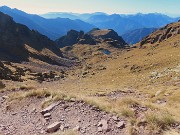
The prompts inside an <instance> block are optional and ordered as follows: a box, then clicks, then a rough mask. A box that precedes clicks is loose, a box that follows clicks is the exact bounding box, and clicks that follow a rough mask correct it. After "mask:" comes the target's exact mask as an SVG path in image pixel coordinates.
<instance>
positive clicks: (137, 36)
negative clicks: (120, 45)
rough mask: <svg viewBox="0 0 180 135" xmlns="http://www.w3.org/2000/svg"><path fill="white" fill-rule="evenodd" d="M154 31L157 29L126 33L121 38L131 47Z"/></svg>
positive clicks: (142, 29) (143, 29)
mask: <svg viewBox="0 0 180 135" xmlns="http://www.w3.org/2000/svg"><path fill="white" fill-rule="evenodd" d="M155 30H157V28H141V29H136V30H132V31H128V32H127V33H125V34H123V35H121V36H122V38H123V39H124V40H125V41H126V43H128V44H129V45H133V44H136V43H138V42H140V41H141V40H142V39H143V38H144V37H146V36H148V35H149V34H151V33H152V32H154V31H155Z"/></svg>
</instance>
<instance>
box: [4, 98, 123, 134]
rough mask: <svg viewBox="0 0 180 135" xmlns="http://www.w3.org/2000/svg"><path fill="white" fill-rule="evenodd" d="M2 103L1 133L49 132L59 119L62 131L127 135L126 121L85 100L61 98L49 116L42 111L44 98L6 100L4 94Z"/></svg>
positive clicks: (59, 128)
mask: <svg viewBox="0 0 180 135" xmlns="http://www.w3.org/2000/svg"><path fill="white" fill-rule="evenodd" d="M0 95H1V97H0V99H1V105H0V134H2V135H35V134H36V135H39V134H42V135H43V134H48V133H47V132H46V130H47V126H48V125H50V124H52V123H54V122H59V123H60V127H58V130H59V131H62V132H63V131H66V130H69V129H71V130H75V131H77V132H78V134H80V135H90V134H93V135H96V134H97V135H103V134H106V135H121V134H122V135H125V134H126V133H125V127H126V121H124V120H123V119H120V118H118V117H116V116H113V115H111V114H108V113H106V112H103V111H100V110H99V109H98V108H96V107H93V106H91V105H88V104H86V103H85V102H83V101H71V102H67V101H60V102H59V103H58V104H57V105H56V106H55V107H54V108H53V109H52V110H51V111H49V112H48V114H47V113H46V114H47V115H48V117H46V118H44V116H43V115H42V114H41V110H42V109H41V106H42V103H43V101H44V99H43V98H39V99H38V98H28V99H22V100H20V101H13V102H11V103H8V102H6V100H5V99H4V97H2V94H0Z"/></svg>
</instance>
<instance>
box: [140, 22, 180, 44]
mask: <svg viewBox="0 0 180 135" xmlns="http://www.w3.org/2000/svg"><path fill="white" fill-rule="evenodd" d="M178 34H180V22H176V23H171V24H168V25H166V26H165V27H162V28H160V29H159V30H157V31H155V32H153V33H152V34H150V35H149V36H147V37H145V38H144V39H143V40H142V41H141V42H140V44H141V45H144V44H147V43H150V44H154V43H160V42H162V41H164V40H166V39H168V38H170V37H173V36H176V35H178Z"/></svg>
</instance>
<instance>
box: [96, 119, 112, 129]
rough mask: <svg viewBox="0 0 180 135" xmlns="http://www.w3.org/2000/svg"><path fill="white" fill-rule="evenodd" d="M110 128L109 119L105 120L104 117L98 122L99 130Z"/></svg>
mask: <svg viewBox="0 0 180 135" xmlns="http://www.w3.org/2000/svg"><path fill="white" fill-rule="evenodd" d="M108 130H109V129H108V121H107V120H105V119H102V120H101V121H100V122H99V123H98V131H99V132H101V131H105V132H107V131H108Z"/></svg>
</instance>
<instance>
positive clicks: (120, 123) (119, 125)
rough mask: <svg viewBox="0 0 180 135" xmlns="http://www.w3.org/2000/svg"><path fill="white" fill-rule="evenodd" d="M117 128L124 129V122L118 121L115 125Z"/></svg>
mask: <svg viewBox="0 0 180 135" xmlns="http://www.w3.org/2000/svg"><path fill="white" fill-rule="evenodd" d="M116 126H117V127H118V128H124V127H125V122H124V121H120V122H118V123H117V125H116Z"/></svg>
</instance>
